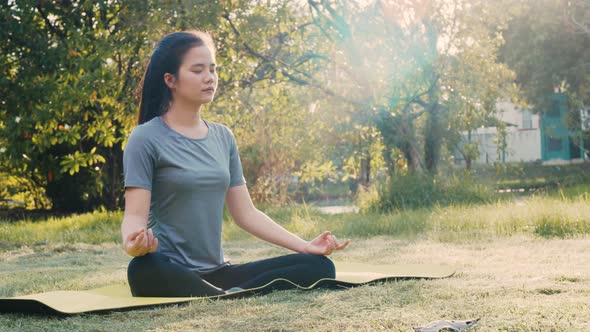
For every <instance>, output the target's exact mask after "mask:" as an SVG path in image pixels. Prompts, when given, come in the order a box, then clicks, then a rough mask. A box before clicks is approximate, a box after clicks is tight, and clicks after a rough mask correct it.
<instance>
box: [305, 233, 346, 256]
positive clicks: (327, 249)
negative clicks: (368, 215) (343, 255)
mask: <svg viewBox="0 0 590 332" xmlns="http://www.w3.org/2000/svg"><path fill="white" fill-rule="evenodd" d="M349 243H350V240H346V241H344V243H342V244H340V243H338V240H336V237H335V236H334V235H332V234H331V233H330V232H329V231H325V232H324V233H322V234H321V235H320V236H318V237H316V238H315V239H313V240H311V241H310V242H309V243H308V244H307V246H306V247H305V249H304V252H305V253H307V254H314V255H329V254H331V253H332V251H334V250H342V249H344V248H346V246H347V245H348V244H349Z"/></svg>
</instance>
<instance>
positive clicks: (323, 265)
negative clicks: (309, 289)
mask: <svg viewBox="0 0 590 332" xmlns="http://www.w3.org/2000/svg"><path fill="white" fill-rule="evenodd" d="M307 256H308V257H307V259H308V261H309V264H310V265H311V271H314V272H315V273H317V274H318V277H320V278H332V279H334V278H336V267H335V266H334V262H332V260H331V259H330V258H328V257H326V256H323V255H309V254H307Z"/></svg>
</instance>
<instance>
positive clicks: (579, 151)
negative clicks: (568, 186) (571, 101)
mask: <svg viewBox="0 0 590 332" xmlns="http://www.w3.org/2000/svg"><path fill="white" fill-rule="evenodd" d="M550 105H551V107H550V108H549V109H547V110H542V111H540V112H536V113H533V112H532V111H531V110H521V109H518V108H517V107H516V106H515V105H514V104H512V103H510V102H498V103H497V104H496V107H497V109H498V120H499V121H502V122H503V123H504V124H505V125H506V129H505V130H506V137H505V138H504V139H505V141H504V142H503V143H504V144H505V146H506V149H505V151H498V143H499V141H498V140H499V137H500V136H499V135H498V129H497V127H484V128H478V129H477V130H475V131H472V132H471V135H467V133H465V134H464V138H465V141H470V142H476V143H477V145H478V150H479V156H478V158H477V159H475V160H473V162H474V163H479V164H486V163H493V162H536V161H539V162H543V163H559V162H569V161H572V160H574V161H575V160H582V159H588V156H587V155H585V153H584V146H583V140H582V137H581V132H580V131H570V130H569V129H568V126H567V99H566V96H565V95H563V94H557V93H556V94H553V95H551V103H550ZM588 113H590V112H588ZM581 114H582V115H581V116H582V126H583V128H585V127H584V126H586V124H585V121H586V122H590V114H587V113H586V112H581ZM587 119H588V120H587ZM588 127H589V128H588V129H590V125H588ZM457 157H458V158H456V160H457V162H458V163H463V162H464V161H463V160H462V157H459V155H458V156H457Z"/></svg>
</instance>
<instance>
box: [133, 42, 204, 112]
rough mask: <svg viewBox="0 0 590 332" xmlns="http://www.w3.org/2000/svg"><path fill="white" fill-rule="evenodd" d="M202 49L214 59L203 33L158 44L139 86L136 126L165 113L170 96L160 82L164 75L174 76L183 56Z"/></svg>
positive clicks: (162, 81)
mask: <svg viewBox="0 0 590 332" xmlns="http://www.w3.org/2000/svg"><path fill="white" fill-rule="evenodd" d="M203 45H205V46H207V47H209V49H210V50H211V52H212V53H213V55H214V56H215V46H214V45H213V40H212V38H211V36H210V35H209V34H208V33H206V32H203V31H197V30H194V31H182V32H174V33H171V34H169V35H166V36H165V37H164V38H162V39H161V40H160V41H159V42H158V46H157V47H156V49H155V50H154V53H152V56H151V58H150V62H149V63H148V66H147V68H146V70H145V73H144V75H143V79H142V80H141V83H140V92H139V95H140V99H139V117H138V123H139V124H142V123H145V122H148V121H150V120H151V119H153V118H155V117H156V116H160V115H162V114H164V113H166V111H167V110H168V106H169V105H170V100H171V98H172V94H171V92H170V88H168V86H167V85H166V83H165V82H164V74H165V73H170V74H172V75H174V76H177V75H178V69H179V68H180V64H181V63H182V58H183V56H184V55H185V53H186V52H188V50H190V49H191V48H193V47H197V46H203Z"/></svg>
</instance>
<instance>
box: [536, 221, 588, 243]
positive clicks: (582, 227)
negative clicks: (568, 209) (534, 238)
mask: <svg viewBox="0 0 590 332" xmlns="http://www.w3.org/2000/svg"><path fill="white" fill-rule="evenodd" d="M588 233H590V222H588V219H586V218H582V219H574V220H572V219H570V218H567V217H564V216H561V217H557V218H555V217H554V218H549V217H544V218H541V219H539V220H536V221H535V234H537V235H540V236H542V237H546V238H551V237H558V238H568V237H573V236H577V235H578V234H588Z"/></svg>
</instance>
